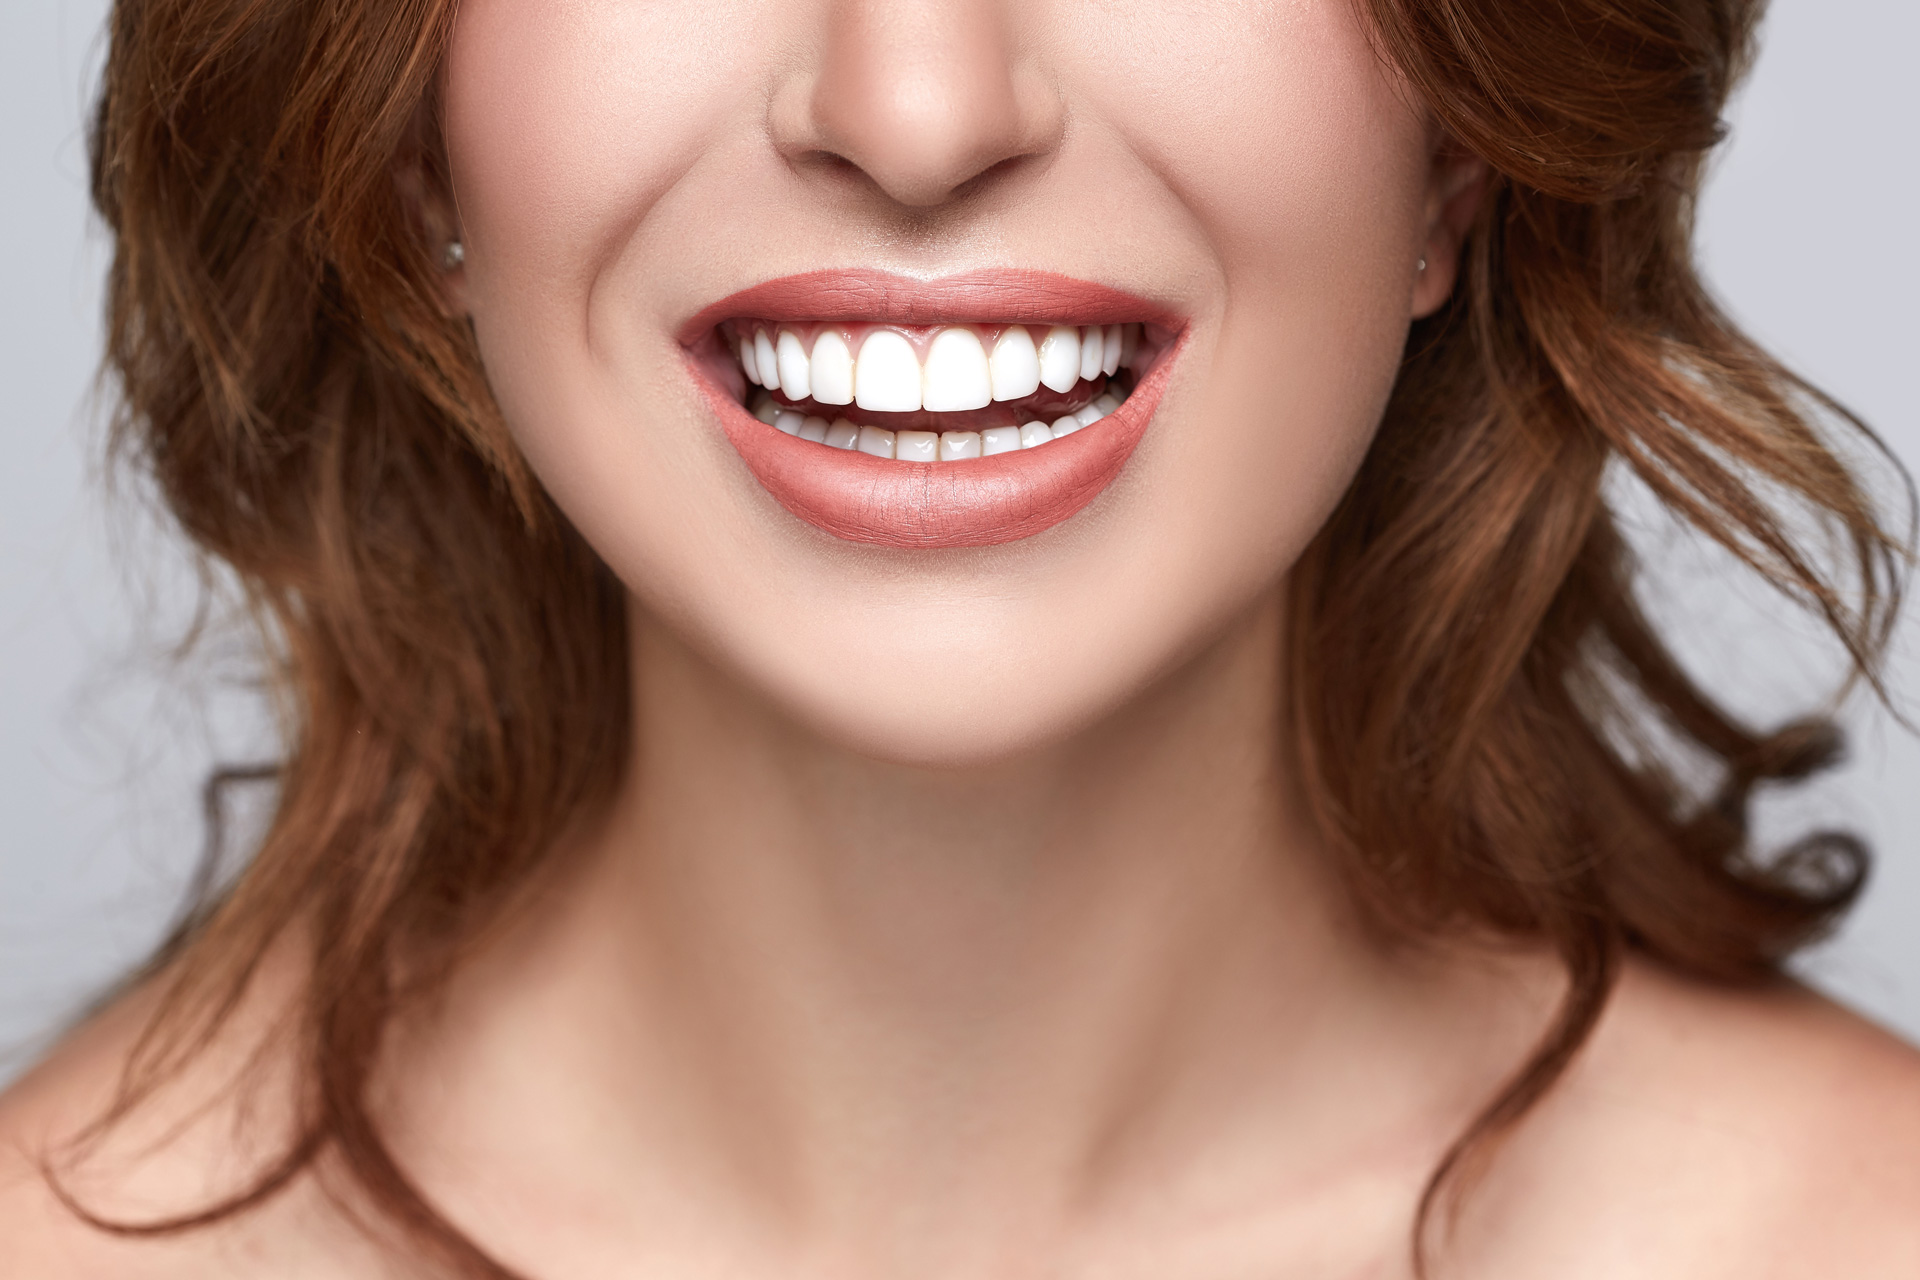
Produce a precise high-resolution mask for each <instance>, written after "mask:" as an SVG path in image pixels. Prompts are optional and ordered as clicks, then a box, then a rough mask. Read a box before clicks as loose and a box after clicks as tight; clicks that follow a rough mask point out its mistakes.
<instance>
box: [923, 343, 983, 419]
mask: <svg viewBox="0 0 1920 1280" xmlns="http://www.w3.org/2000/svg"><path fill="white" fill-rule="evenodd" d="M924 378H925V384H924V390H923V391H922V394H921V403H922V404H923V405H924V406H925V407H926V408H928V409H931V410H933V411H934V412H936V413H943V412H949V411H961V410H966V409H984V408H986V407H987V406H988V405H989V404H992V403H993V380H992V377H991V376H990V375H989V374H988V372H987V352H986V349H985V348H984V347H982V346H981V345H980V339H979V338H978V337H977V336H975V334H974V332H973V330H971V329H942V330H940V332H938V333H936V334H934V335H933V341H932V343H930V344H929V345H928V347H927V367H926V370H925V373H924Z"/></svg>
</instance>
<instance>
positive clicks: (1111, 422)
mask: <svg viewBox="0 0 1920 1280" xmlns="http://www.w3.org/2000/svg"><path fill="white" fill-rule="evenodd" d="M1185 345H1186V344H1185V335H1184V334H1182V335H1181V337H1180V338H1179V339H1177V340H1176V341H1175V342H1174V343H1173V345H1172V347H1171V349H1169V350H1168V351H1166V352H1165V353H1164V354H1163V355H1162V356H1161V357H1160V359H1159V360H1157V361H1156V362H1155V363H1154V367H1153V368H1152V369H1151V370H1149V371H1148V373H1147V375H1146V377H1144V378H1142V379H1141V380H1140V383H1139V385H1138V386H1136V387H1135V388H1134V389H1133V394H1132V395H1129V396H1128V397H1127V398H1126V400H1125V401H1124V402H1123V403H1122V404H1121V405H1120V407H1119V408H1118V409H1115V410H1114V411H1113V412H1112V413H1110V414H1108V415H1107V416H1106V417H1104V418H1101V419H1100V420H1099V421H1097V422H1095V423H1094V424H1093V425H1092V426H1089V427H1083V428H1081V429H1080V430H1079V431H1076V432H1074V433H1073V434H1072V435H1070V436H1065V437H1062V438H1061V439H1059V440H1055V441H1052V442H1051V443H1048V444H1043V445H1041V446H1039V447H1038V448H1034V449H1021V450H1018V451H1016V452H1010V453H997V454H994V455H993V456H992V457H990V458H969V459H965V460H964V461H958V462H896V461H892V460H889V459H886V458H876V457H873V456H871V455H870V454H865V453H861V452H860V451H859V450H857V449H834V448H830V447H828V446H826V445H822V444H815V443H813V442H812V441H809V440H801V439H799V438H798V437H795V436H790V435H786V434H785V433H783V432H780V431H776V430H774V429H773V428H772V427H770V426H768V425H767V424H766V423H764V422H762V421H760V420H759V419H758V418H756V417H754V416H753V415H752V414H750V413H748V412H747V410H746V408H745V406H743V405H741V404H740V403H739V402H738V401H736V400H735V399H734V398H733V397H732V396H730V395H728V394H727V392H726V391H725V390H724V389H723V388H721V387H719V386H717V385H715V383H714V381H713V379H712V378H711V377H709V376H708V375H707V373H706V371H705V370H704V369H703V368H701V367H700V365H699V364H698V363H697V362H690V364H689V367H690V368H691V369H692V371H693V376H694V382H695V384H696V385H697V386H698V387H699V388H700V391H701V394H703V395H704V396H706V398H707V403H708V404H709V405H710V406H712V408H713V411H714V413H715V415H716V416H718V417H719V419H720V425H721V427H722V428H723V429H724V430H725V431H726V433H727V439H728V440H730V441H732V442H733V447H734V449H735V450H736V451H738V452H739V454H740V457H741V460H742V461H744V462H745V463H746V464H747V469H748V470H749V471H751V472H753V477H754V479H756V480H758V481H759V482H760V486H761V488H763V489H765V490H766V491H767V492H768V493H770V494H772V495H773V497H774V500H775V501H777V502H778V503H779V504H780V505H781V506H783V507H785V508H786V509H787V510H788V511H790V512H792V513H793V514H794V515H796V516H798V517H799V518H800V519H802V520H804V521H806V522H807V523H808V524H810V525H812V526H813V527H814V528H816V529H821V530H824V531H825V532H827V533H830V534H832V535H833V536H834V537H836V538H844V539H845V540H847V541H848V542H865V543H871V544H873V545H875V546H882V547H913V548H922V547H991V546H997V545H999V544H1000V543H1003V542H1015V541H1018V540H1019V539H1021V538H1031V537H1032V536H1033V535H1035V534H1036V533H1041V532H1044V531H1045V530H1047V529H1051V528H1052V527H1053V526H1054V525H1057V524H1059V523H1060V522H1061V521H1063V520H1065V519H1067V518H1068V517H1070V516H1072V515H1074V514H1076V513H1077V512H1078V511H1080V509H1081V508H1082V507H1085V506H1086V505H1087V504H1088V503H1089V502H1092V501H1093V500H1094V499H1095V498H1097V497H1099V496H1100V494H1101V492H1102V491H1103V490H1105V489H1106V487H1107V486H1108V485H1110V484H1112V483H1113V481H1114V478H1115V477H1116V476H1118V475H1119V474H1120V471H1121V469H1122V468H1123V467H1125V466H1126V465H1127V459H1128V458H1130V457H1132V456H1133V450H1134V446H1135V445H1137V444H1139V443H1140V437H1141V436H1143V435H1145V434H1146V430H1147V424H1148V423H1149V422H1151V421H1152V420H1153V412H1154V410H1155V409H1156V408H1157V407H1158V406H1159V404H1160V394H1161V392H1162V391H1164V390H1165V389H1166V385H1167V379H1168V377H1169V371H1170V370H1171V369H1172V367H1173V362H1174V360H1175V359H1177V358H1178V356H1179V354H1180V352H1181V350H1182V349H1183V348H1184V347H1185Z"/></svg>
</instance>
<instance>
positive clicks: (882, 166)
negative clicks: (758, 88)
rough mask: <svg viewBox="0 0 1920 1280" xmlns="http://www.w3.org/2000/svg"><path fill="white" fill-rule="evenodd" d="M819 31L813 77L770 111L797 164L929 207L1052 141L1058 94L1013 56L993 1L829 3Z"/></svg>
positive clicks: (780, 141)
mask: <svg viewBox="0 0 1920 1280" xmlns="http://www.w3.org/2000/svg"><path fill="white" fill-rule="evenodd" d="M821 37H822V38H821V43H820V45H819V46H818V48H819V56H818V59H817V61H816V64H815V74H814V76H813V78H812V80H811V82H810V83H802V84H796V85H795V86H794V89H795V92H794V93H793V94H792V96H791V97H789V98H788V99H787V102H786V104H785V106H786V109H785V110H784V111H783V110H781V104H778V103H776V108H775V115H774V131H775V144H776V145H777V146H778V147H779V148H780V150H781V151H782V153H783V154H785V155H786V156H787V158H788V159H789V161H791V162H792V163H794V165H795V166H796V167H797V168H799V169H801V170H802V171H806V170H809V169H812V170H816V171H817V170H819V169H822V168H840V167H842V166H843V165H850V166H852V167H853V168H854V169H857V170H858V171H859V172H860V173H863V174H865V175H866V177H867V178H868V179H870V180H871V181H872V183H873V185H874V186H876V187H878V188H879V189H880V191H882V192H883V193H885V194H886V195H887V196H888V197H890V198H891V199H892V200H894V201H896V202H897V203H899V204H902V205H906V206H908V207H911V208H919V209H925V208H931V207H933V206H935V205H939V204H942V203H945V202H946V201H948V200H951V199H953V198H954V197H955V195H956V194H957V193H958V192H959V189H960V188H961V187H963V186H965V185H966V184H967V183H968V182H969V181H971V180H972V179H974V178H977V177H979V176H980V175H981V174H983V173H986V172H987V171H988V170H990V169H993V168H995V167H996V166H1007V165H1008V164H1009V162H1015V161H1019V160H1021V159H1023V158H1028V157H1034V156H1038V155H1040V154H1043V153H1044V152H1047V151H1049V150H1051V149H1052V148H1053V146H1054V145H1055V144H1056V143H1057V142H1058V141H1059V138H1060V134H1061V130H1062V128H1063V125H1064V115H1065V113H1064V110H1063V108H1062V107H1061V104H1060V102H1059V98H1058V95H1057V94H1056V93H1055V92H1054V91H1053V89H1052V87H1051V86H1050V85H1048V84H1047V83H1046V82H1045V80H1044V79H1043V78H1042V76H1041V75H1040V73H1039V71H1038V69H1037V68H1036V67H1035V66H1034V64H1033V63H1032V61H1031V60H1030V59H1021V58H1018V57H1016V51H1015V48H1014V42H1013V40H1012V33H1011V32H1010V30H1009V21H1008V16H1007V13H1006V11H1005V9H1004V7H1003V4H1002V3H1001V0H827V4H826V6H825V29H824V30H823V31H822V32H821Z"/></svg>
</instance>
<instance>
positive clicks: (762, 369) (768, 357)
mask: <svg viewBox="0 0 1920 1280" xmlns="http://www.w3.org/2000/svg"><path fill="white" fill-rule="evenodd" d="M753 367H754V370H755V371H756V372H757V373H758V374H759V375H760V385H761V386H763V387H766V388H767V389H769V390H771V389H773V388H774V387H777V386H779V385H780V361H779V358H778V357H776V356H775V355H774V354H773V343H772V341H771V340H769V339H768V337H767V331H766V330H765V329H759V330H756V331H755V332H754V335H753Z"/></svg>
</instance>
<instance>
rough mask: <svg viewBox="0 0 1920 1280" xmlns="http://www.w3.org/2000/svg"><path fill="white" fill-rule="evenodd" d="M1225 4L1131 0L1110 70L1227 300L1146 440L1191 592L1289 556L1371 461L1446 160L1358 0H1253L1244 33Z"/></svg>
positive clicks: (1122, 103) (1267, 576) (1105, 80)
mask: <svg viewBox="0 0 1920 1280" xmlns="http://www.w3.org/2000/svg"><path fill="white" fill-rule="evenodd" d="M1225 7H1226V6H1221V5H1206V6H1189V7H1186V8H1184V9H1183V8H1182V7H1181V6H1179V5H1177V4H1176V5H1144V4H1143V5H1139V6H1134V7H1131V8H1130V9H1129V13H1130V16H1131V18H1132V24H1131V25H1130V26H1129V27H1127V28H1126V29H1125V30H1124V31H1122V32H1117V33H1115V35H1114V37H1113V40H1112V44H1111V46H1110V47H1109V48H1108V49H1107V50H1106V51H1105V52H1104V55H1103V57H1104V58H1105V60H1106V61H1107V63H1108V65H1109V66H1110V67H1111V69H1112V74H1110V75H1108V76H1103V77H1100V78H1098V79H1091V80H1089V81H1088V85H1089V89H1090V92H1092V93H1094V94H1097V95H1099V104H1100V105H1099V112H1100V114H1101V115H1102V116H1103V117H1105V118H1107V119H1110V120H1113V121H1115V122H1117V127H1119V128H1120V129H1121V130H1123V131H1124V132H1125V133H1126V134H1127V135H1128V137H1129V140H1130V145H1131V150H1132V151H1133V152H1134V153H1135V154H1137V155H1139V156H1140V157H1141V158H1142V160H1144V161H1145V163H1146V164H1147V165H1148V166H1149V167H1150V168H1151V169H1152V170H1153V172H1154V174H1155V177H1156V180H1157V181H1158V182H1159V183H1161V184H1162V185H1163V186H1164V187H1165V188H1166V189H1167V190H1168V191H1169V192H1170V193H1171V194H1172V195H1173V197H1174V198H1175V199H1177V201H1178V204H1179V207H1180V213H1181V216H1182V217H1183V218H1184V219H1186V220H1187V221H1188V223H1189V225H1190V227H1191V235H1192V238H1193V239H1194V240H1195V241H1197V242H1200V243H1204V244H1205V245H1206V246H1207V248H1208V252H1209V256H1210V259H1211V261H1210V264H1209V266H1210V273H1211V274H1212V276H1213V277H1214V281H1213V286H1214V290H1215V292H1216V294H1217V297H1218V298H1219V299H1220V304H1219V309H1218V311H1217V313H1216V314H1215V315H1214V316H1213V317H1210V318H1209V324H1208V325H1207V326H1206V328H1207V329H1209V330H1211V332H1210V333H1209V334H1207V336H1209V337H1210V338H1211V341H1210V342H1209V343H1208V344H1207V345H1206V347H1205V348H1204V351H1205V356H1206V359H1205V361H1204V362H1195V363H1194V365H1193V367H1190V368H1188V369H1186V370H1185V371H1184V373H1185V379H1184V380H1183V384H1182V386H1181V387H1180V389H1179V391H1180V393H1179V396H1178V398H1177V400H1175V401H1174V403H1172V404H1170V406H1169V408H1170V409H1176V410H1177V414H1176V413H1169V414H1168V415H1167V418H1166V422H1165V423H1164V426H1166V427H1168V428H1173V429H1169V430H1162V431H1159V432H1157V433H1155V434H1153V435H1150V437H1149V441H1148V444H1147V446H1145V448H1144V449H1143V452H1144V453H1146V454H1147V458H1145V459H1143V461H1147V460H1151V462H1152V463H1153V465H1154V466H1155V467H1157V468H1162V469H1163V470H1164V472H1165V473H1166V477H1167V481H1168V482H1167V483H1166V484H1164V485H1163V486H1161V487H1159V488H1158V489H1157V491H1156V492H1155V494H1154V497H1155V499H1156V500H1157V501H1159V502H1161V503H1164V508H1165V509H1164V513H1163V515H1162V520H1163V522H1164V523H1163V527H1164V528H1166V529H1168V530H1170V531H1173V532H1174V534H1175V537H1176V538H1177V539H1178V540H1179V542H1180V544H1181V545H1180V546H1179V547H1178V549H1177V551H1174V552H1172V553H1170V554H1169V555H1168V556H1167V564H1166V566H1165V572H1166V576H1167V582H1166V584H1165V587H1166V589H1167V590H1169V591H1174V592H1178V593H1182V594H1184V595H1186V596H1187V597H1188V598H1198V597H1200V596H1203V595H1205V596H1211V597H1213V598H1216V599H1221V598H1233V597H1235V596H1236V595H1241V596H1243V593H1244V592H1246V591H1247V590H1250V589H1258V587H1259V586H1260V585H1261V584H1264V583H1267V582H1270V581H1272V580H1273V579H1274V578H1275V577H1276V576H1277V575H1279V574H1281V573H1283V572H1284V571H1285V569H1286V568H1287V567H1288V566H1290V565H1291V564H1292V562H1293V561H1294V560H1295V559H1296V558H1297V557H1298V555H1299V554H1300V552H1301V551H1302V550H1303V549H1304V547H1305V546H1306V544H1307V543H1308V542H1309V541H1310V540H1311V538H1312V537H1313V535H1314V534H1315V533H1316V532H1317V531H1318V529H1319V527H1320V525H1321V524H1322V523H1323V522H1324V521H1325V519H1326V518H1327V516H1328V515H1329V513H1330V512H1331V510H1332V509H1333V507H1334V505H1335V504H1336V503H1337V502H1338V500H1339V498H1340V496H1341V494H1342V493H1343V492H1344V490H1345V488H1346V486H1347V484H1348V483H1349V482H1350V480H1351V477H1352V475H1353V473H1354V472H1355V470H1357V468H1358V467H1359V465H1360V462H1361V460H1362V458H1363V457H1364V455H1365V452H1366V449H1367V447H1368V445H1369V444H1370V443H1371V440H1372V437H1373V433H1374V431H1375V429H1376V427H1377V426H1378V423H1379V420H1380V417H1381V414H1382V412H1383V411H1384V409H1385V405H1386V400H1387V398H1388V396H1389V395H1390V393H1391V391H1392V386H1393V381H1394V378H1395V376H1396V374H1397V371H1398V368H1399V364H1400V360H1401V355H1402V351H1403V348H1404V345H1405V341H1406V335H1407V329H1408V324H1409V316H1410V307H1411V300H1412V289H1413V283H1414V279H1415V264H1416V262H1417V261H1418V256H1419V252H1420V246H1421V244H1422V242H1423V238H1424V237H1423V232H1424V225H1425V215H1424V207H1425V200H1426V186H1427V174H1428V168H1429V139H1428V132H1427V128H1428V126H1427V123H1426V120H1425V118H1424V116H1423V114H1422V113H1421V112H1419V111H1418V110H1416V109H1414V108H1413V107H1412V106H1410V105H1409V103H1408V101H1407V99H1406V98H1405V97H1404V96H1403V94H1402V92H1401V89H1400V85H1399V84H1398V83H1397V81H1396V80H1395V79H1394V78H1393V76H1392V75H1391V73H1390V72H1389V71H1388V70H1387V69H1386V68H1385V66H1384V65H1383V64H1382V63H1381V62H1380V61H1379V60H1378V58H1377V57H1376V56H1375V54H1374V53H1373V51H1372V48H1371V46H1370V44H1369V42H1368V40H1367V38H1366V36H1365V34H1364V31H1363V30H1362V29H1361V27H1360V25H1359V23H1358V21H1357V19H1356V15H1355V11H1354V8H1353V7H1352V6H1351V5H1349V4H1348V3H1346V0H1299V2H1297V3H1284V2H1283V3H1263V4H1259V5H1247V6H1244V7H1243V8H1242V9H1237V10H1235V12H1236V15H1237V16H1238V18H1240V19H1242V20H1244V24H1245V25H1244V27H1241V28H1240V29H1239V31H1238V33H1237V34H1238V35H1239V38H1236V39H1234V40H1230V41H1218V40H1201V39H1197V38H1196V37H1195V36H1194V35H1193V34H1192V33H1193V32H1195V31H1204V30H1206V29H1207V24H1208V22H1209V21H1211V22H1212V23H1214V24H1215V25H1217V23H1218V20H1219V18H1220V15H1221V12H1222V10H1223V9H1224V8H1225ZM1143 51H1151V56H1143ZM1196 354H1198V353H1196ZM1170 399H1171V398H1170ZM1183 570H1184V576H1182V571H1183Z"/></svg>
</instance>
